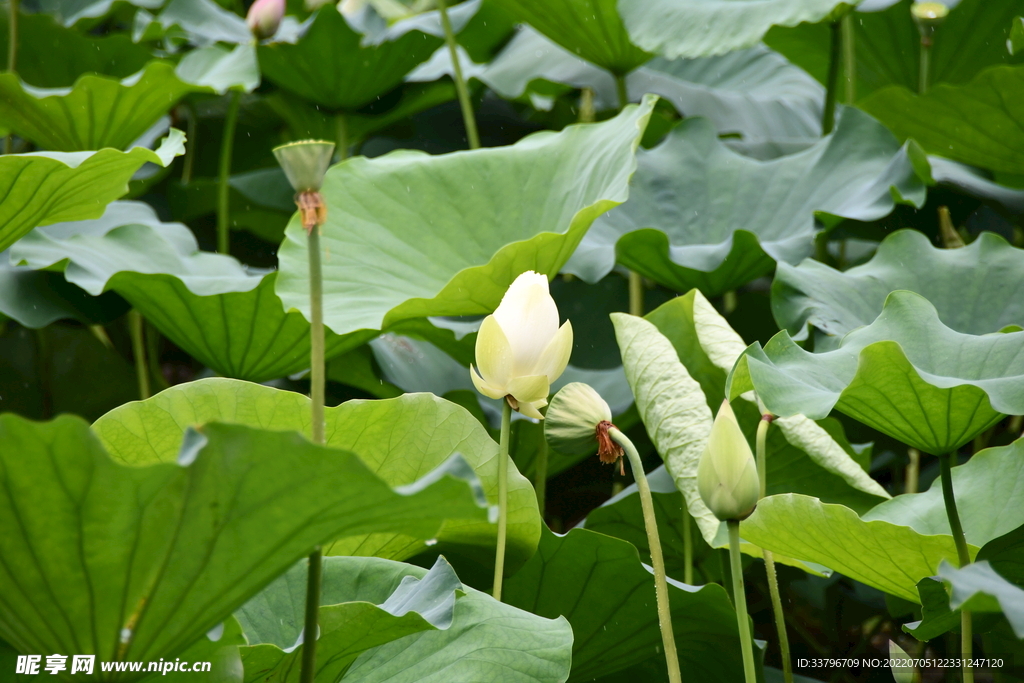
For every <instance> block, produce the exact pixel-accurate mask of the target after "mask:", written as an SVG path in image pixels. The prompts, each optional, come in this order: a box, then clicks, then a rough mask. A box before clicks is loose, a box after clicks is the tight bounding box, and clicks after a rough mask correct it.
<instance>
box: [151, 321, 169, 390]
mask: <svg viewBox="0 0 1024 683" xmlns="http://www.w3.org/2000/svg"><path fill="white" fill-rule="evenodd" d="M146 361H147V367H148V369H149V377H150V380H151V381H152V384H153V386H155V387H156V390H157V391H158V392H159V391H163V390H164V389H166V388H167V387H168V386H169V385H168V384H167V380H166V379H164V374H163V372H162V371H161V370H160V332H159V331H157V329H156V328H155V327H154V326H153V323H151V322H149V321H146Z"/></svg>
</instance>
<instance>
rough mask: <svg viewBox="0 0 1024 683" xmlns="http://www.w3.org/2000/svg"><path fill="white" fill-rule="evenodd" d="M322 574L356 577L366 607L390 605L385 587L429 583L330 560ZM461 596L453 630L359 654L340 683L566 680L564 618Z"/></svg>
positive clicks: (391, 567) (476, 595)
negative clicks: (379, 602) (333, 570)
mask: <svg viewBox="0 0 1024 683" xmlns="http://www.w3.org/2000/svg"><path fill="white" fill-rule="evenodd" d="M441 561H443V560H441ZM327 566H328V567H329V569H328V571H329V572H330V571H331V569H330V567H332V566H337V567H338V569H337V570H338V571H339V572H342V573H345V574H355V575H357V577H361V578H362V582H360V585H359V588H358V590H359V592H360V595H359V597H361V598H362V599H365V600H370V601H371V602H376V601H377V600H381V599H383V598H385V597H387V593H385V592H383V591H381V590H380V589H381V588H384V587H387V586H388V582H390V586H394V587H398V586H401V584H400V583H399V582H402V580H404V583H406V585H407V586H408V585H409V582H410V581H411V579H410V578H416V579H420V580H421V581H426V575H427V571H426V569H422V568H420V567H414V566H410V565H406V564H399V563H397V562H389V561H387V560H382V559H377V558H355V557H351V558H348V557H346V558H329V559H328V560H327ZM328 575H330V573H329V574H328ZM347 581H351V580H350V579H349V580H347ZM364 586H366V588H364ZM459 591H460V594H459V597H458V598H457V599H456V601H455V609H454V612H453V615H452V623H451V626H449V627H447V628H445V629H438V630H433V631H427V632H424V633H419V634H415V635H411V636H407V637H406V638H402V639H400V640H396V641H394V642H391V643H388V644H386V645H381V646H378V647H376V648H374V649H371V650H369V651H367V652H364V653H362V654H360V655H359V657H358V658H357V659H356V660H355V661H354V663H353V664H352V665H351V667H349V669H348V671H347V672H346V673H345V675H344V677H343V678H342V679H341V680H343V681H344V682H345V683H379V682H384V681H387V682H388V683H444V682H445V681H507V682H508V683H535V682H539V683H562V681H564V680H565V679H566V678H567V677H568V675H569V665H570V663H571V660H572V640H573V634H572V629H571V628H570V627H569V624H568V623H567V622H566V621H565V618H563V617H561V616H560V615H558V614H554V615H552V616H551V617H550V618H545V617H544V615H543V614H542V615H535V614H531V613H529V612H527V611H523V610H522V609H519V608H517V607H515V606H513V605H511V604H505V603H502V602H499V601H498V600H495V599H494V598H492V597H490V596H489V595H485V594H483V593H481V592H479V591H477V590H474V589H472V588H470V587H468V586H461V587H460V588H459ZM366 593H371V595H366ZM392 595H393V594H392ZM328 609H330V608H328Z"/></svg>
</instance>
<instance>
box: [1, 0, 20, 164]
mask: <svg viewBox="0 0 1024 683" xmlns="http://www.w3.org/2000/svg"><path fill="white" fill-rule="evenodd" d="M7 7H8V8H9V9H10V16H9V18H8V22H7V29H8V34H7V71H8V73H12V74H13V73H17V68H18V0H10V2H9V4H8V5H7ZM13 147H14V136H13V135H8V136H7V137H6V138H5V139H4V154H10V153H11V149H12V148H13Z"/></svg>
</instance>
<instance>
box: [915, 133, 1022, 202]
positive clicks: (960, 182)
mask: <svg viewBox="0 0 1024 683" xmlns="http://www.w3.org/2000/svg"><path fill="white" fill-rule="evenodd" d="M915 144H916V143H915ZM927 161H928V168H927V169H925V168H924V166H923V165H919V166H918V171H919V172H921V173H922V175H925V172H926V171H927V175H930V176H931V180H927V179H926V182H927V183H928V184H929V185H941V186H945V187H951V188H953V189H955V190H957V191H958V192H960V193H962V194H966V195H969V196H971V197H977V198H978V199H983V200H987V201H989V202H992V203H994V204H998V205H999V206H1001V207H1003V208H1004V209H1005V210H1006V211H1008V212H1010V213H1012V214H1020V213H1024V189H1020V188H1016V187H1007V186H1006V185H1002V184H1000V183H997V182H995V181H993V180H992V179H991V174H990V173H988V172H987V171H983V170H981V169H978V168H974V167H973V166H968V165H967V164H961V163H959V162H956V161H950V160H949V159H944V158H943V157H939V156H935V155H927Z"/></svg>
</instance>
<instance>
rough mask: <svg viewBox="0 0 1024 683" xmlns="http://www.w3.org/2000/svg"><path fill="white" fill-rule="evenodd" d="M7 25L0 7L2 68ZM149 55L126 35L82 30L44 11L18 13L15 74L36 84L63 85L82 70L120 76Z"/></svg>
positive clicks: (139, 65) (140, 65)
mask: <svg viewBox="0 0 1024 683" xmlns="http://www.w3.org/2000/svg"><path fill="white" fill-rule="evenodd" d="M9 38H10V25H9V24H8V11H7V10H6V9H5V10H4V11H3V12H0V66H2V67H3V70H4V71H7V56H8V52H7V49H8V42H7V41H8V40H9ZM152 58H153V56H152V54H150V51H149V50H148V49H147V48H146V47H145V46H143V45H137V44H135V43H133V42H132V40H131V37H129V36H126V35H119V34H111V35H106V36H102V37H96V36H86V35H82V34H81V33H80V32H78V31H76V30H74V29H70V28H66V27H64V26H61V25H60V24H58V23H57V22H56V21H55V20H54V18H53V17H52V16H49V15H47V14H20V15H19V16H18V63H17V66H18V75H19V76H21V78H23V79H24V80H25V82H26V83H30V84H32V85H34V86H36V87H38V88H63V87H68V86H71V85H72V84H74V82H75V81H76V80H78V78H79V76H82V75H84V74H97V73H98V74H103V75H106V76H113V77H114V78H125V77H127V76H130V75H131V74H133V73H135V72H137V71H139V70H141V69H142V68H143V67H144V66H146V64H147V63H148V62H149V61H150V60H151V59H152Z"/></svg>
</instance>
